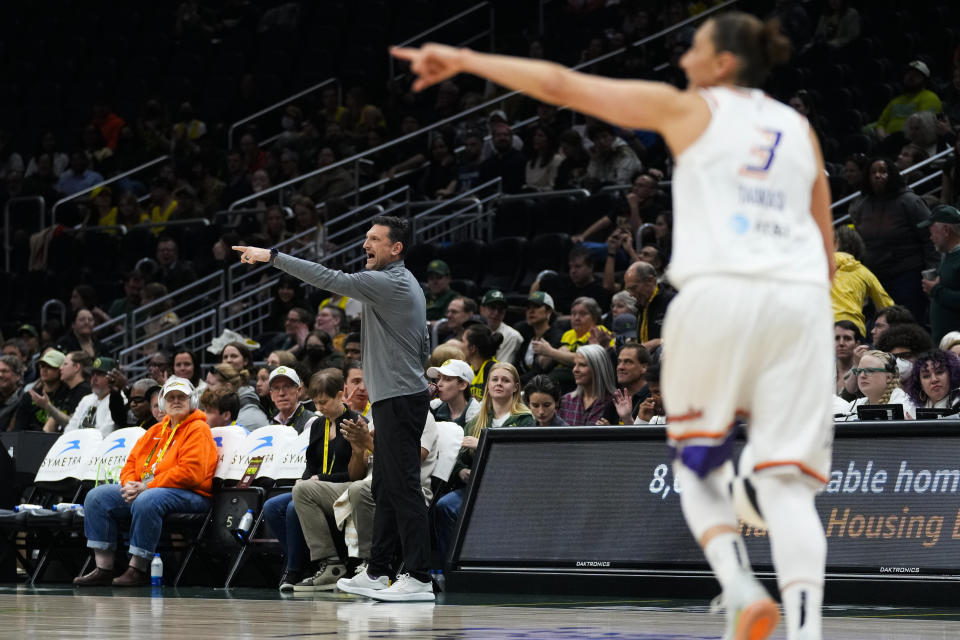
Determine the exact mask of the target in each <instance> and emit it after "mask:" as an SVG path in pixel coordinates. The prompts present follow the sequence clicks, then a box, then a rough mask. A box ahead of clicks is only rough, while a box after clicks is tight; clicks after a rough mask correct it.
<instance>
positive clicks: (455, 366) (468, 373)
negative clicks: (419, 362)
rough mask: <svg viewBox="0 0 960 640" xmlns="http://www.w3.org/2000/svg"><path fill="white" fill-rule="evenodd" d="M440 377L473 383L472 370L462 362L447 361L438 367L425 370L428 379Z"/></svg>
mask: <svg viewBox="0 0 960 640" xmlns="http://www.w3.org/2000/svg"><path fill="white" fill-rule="evenodd" d="M441 375H444V376H450V377H452V378H460V379H461V380H466V381H467V382H468V383H469V382H473V369H471V368H470V365H468V364H467V363H466V362H464V361H463V360H447V361H446V362H444V363H443V364H442V365H440V366H439V367H430V368H429V369H427V377H428V378H439V377H440V376H441Z"/></svg>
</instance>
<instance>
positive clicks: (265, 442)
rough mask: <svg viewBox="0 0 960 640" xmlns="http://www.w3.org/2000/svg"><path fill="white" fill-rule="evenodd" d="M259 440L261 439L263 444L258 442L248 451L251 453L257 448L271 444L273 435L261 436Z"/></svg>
mask: <svg viewBox="0 0 960 640" xmlns="http://www.w3.org/2000/svg"><path fill="white" fill-rule="evenodd" d="M260 440H263V444H258V445H257V446H255V447H254V448H253V449H251V450H250V453H253V452H254V451H256V450H257V449H263V448H264V447H272V446H273V436H263V437H262V438H260Z"/></svg>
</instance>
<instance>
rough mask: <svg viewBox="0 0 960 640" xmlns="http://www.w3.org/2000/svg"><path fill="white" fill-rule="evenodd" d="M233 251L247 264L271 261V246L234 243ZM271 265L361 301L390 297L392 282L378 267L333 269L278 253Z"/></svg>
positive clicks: (307, 281) (372, 301) (381, 299)
mask: <svg viewBox="0 0 960 640" xmlns="http://www.w3.org/2000/svg"><path fill="white" fill-rule="evenodd" d="M233 250H234V251H238V252H239V253H240V261H241V262H244V263H247V264H255V263H257V262H271V256H270V249H263V248H260V247H246V246H235V247H233ZM272 264H273V266H275V267H277V268H278V269H280V270H281V271H285V272H287V273H289V274H290V275H292V276H294V277H295V278H299V279H300V280H303V281H304V282H306V283H307V284H309V285H311V286H314V287H317V288H318V289H326V290H327V291H332V292H334V293H338V294H340V295H344V296H347V297H350V298H353V299H355V300H359V301H360V302H367V303H370V304H377V303H379V302H382V301H383V300H386V299H389V296H390V292H391V287H392V284H391V283H390V281H389V279H388V278H385V277H384V276H383V275H382V273H381V272H379V271H361V272H359V273H344V272H343V271H338V270H336V269H328V268H327V267H325V266H323V265H322V264H319V263H317V262H313V261H312V260H303V259H301V258H295V257H293V256H288V255H286V254H284V253H280V254H277V258H276V260H275V261H272Z"/></svg>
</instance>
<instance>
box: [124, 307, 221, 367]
mask: <svg viewBox="0 0 960 640" xmlns="http://www.w3.org/2000/svg"><path fill="white" fill-rule="evenodd" d="M207 319H212V320H213V323H212V325H211V326H210V327H204V328H201V329H197V330H194V331H184V329H186V328H187V327H190V326H192V325H196V324H200V323H202V322H204V321H206V320H207ZM180 332H182V333H183V335H184V336H185V337H183V338H182V339H180V340H175V341H174V343H173V346H175V347H178V346H181V345H183V344H185V343H189V342H191V341H196V340H197V338H199V337H202V336H203V335H205V334H210V335H211V339H212V337H213V336H215V335H216V334H217V311H216V310H215V309H209V310H208V311H205V312H204V313H201V314H200V315H198V316H195V317H193V318H191V319H190V320H182V321H180V322H179V323H177V324H176V325H175V326H172V327H170V328H168V329H164V330H163V331H161V332H159V333H157V334H155V335H152V336H150V337H148V338H144V339H143V340H141V341H139V342H137V343H135V344H132V345H130V346H129V347H126V348H124V349H122V350H121V351H120V352H119V353H118V354H117V359H118V360H119V361H120V363H121V364H122V365H123V366H124V369H125V370H127V372H128V373H137V372H138V370H139V367H138V365H139V364H140V363H142V362H145V361H146V360H147V359H149V358H150V356H152V355H153V354H152V353H146V354H143V353H142V351H143V348H144V347H145V346H147V345H150V344H155V343H158V342H161V343H162V342H163V340H164V339H165V338H167V337H169V336H173V335H175V334H177V333H180ZM138 352H139V353H140V354H141V355H140V357H139V358H136V357H135V358H133V359H130V360H127V358H128V357H129V356H130V354H137V353H138ZM132 377H133V376H131V379H132Z"/></svg>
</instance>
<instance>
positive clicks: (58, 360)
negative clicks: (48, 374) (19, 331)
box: [40, 349, 67, 369]
mask: <svg viewBox="0 0 960 640" xmlns="http://www.w3.org/2000/svg"><path fill="white" fill-rule="evenodd" d="M66 357H67V356H65V355H63V353H61V352H60V351H57V350H56V349H50V351H47V352H46V353H45V354H43V356H42V357H41V358H40V362H42V363H43V364H45V365H48V366H51V367H53V368H54V369H59V368H60V367H62V366H63V360H64V358H66Z"/></svg>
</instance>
